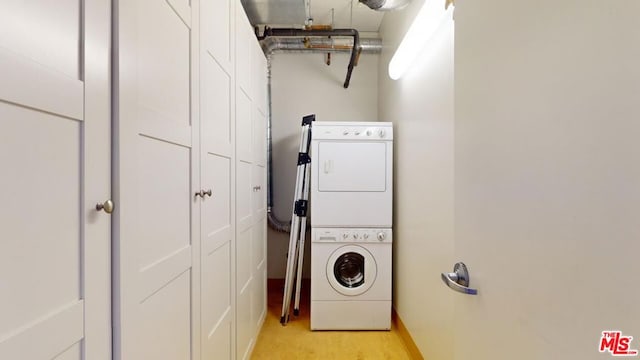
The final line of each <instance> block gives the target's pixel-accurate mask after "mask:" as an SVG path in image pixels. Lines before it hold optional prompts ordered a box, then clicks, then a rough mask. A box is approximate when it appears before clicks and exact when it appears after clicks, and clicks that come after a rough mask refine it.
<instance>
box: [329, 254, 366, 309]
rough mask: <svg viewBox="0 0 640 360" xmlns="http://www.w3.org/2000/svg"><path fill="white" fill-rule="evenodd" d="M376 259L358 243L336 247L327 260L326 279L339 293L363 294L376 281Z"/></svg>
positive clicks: (348, 294)
mask: <svg viewBox="0 0 640 360" xmlns="http://www.w3.org/2000/svg"><path fill="white" fill-rule="evenodd" d="M377 270H378V269H377V267H376V261H375V259H374V258H373V255H371V253H370V252H369V251H368V250H367V249H365V248H363V247H362V246H358V245H345V246H342V247H339V248H337V249H336V250H335V251H334V252H333V253H332V254H331V256H329V260H328V261H327V279H328V280H329V284H331V286H332V287H333V288H334V289H335V290H336V291H337V292H339V293H340V294H342V295H347V296H357V295H361V294H364V293H365V292H366V291H367V290H369V288H370V287H371V285H373V283H374V282H375V281H376V275H377Z"/></svg>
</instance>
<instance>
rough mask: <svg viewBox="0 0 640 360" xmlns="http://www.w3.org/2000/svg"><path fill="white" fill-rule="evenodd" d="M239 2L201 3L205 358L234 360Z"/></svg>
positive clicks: (208, 0) (202, 230) (203, 321)
mask: <svg viewBox="0 0 640 360" xmlns="http://www.w3.org/2000/svg"><path fill="white" fill-rule="evenodd" d="M234 9H235V3H234V2H231V1H230V0H222V1H220V0H201V2H200V11H201V15H200V17H201V19H202V21H201V27H200V28H201V37H200V44H201V48H200V69H201V76H200V89H201V91H200V128H201V139H202V143H201V149H202V151H201V187H202V188H203V189H204V190H205V191H208V190H211V194H212V195H211V196H210V197H206V198H204V199H203V201H202V206H201V215H200V229H201V230H200V234H201V235H200V236H201V241H202V254H201V258H202V260H201V261H202V275H201V287H202V292H201V294H202V295H201V296H202V297H201V299H202V323H201V339H202V340H201V344H202V359H221V360H224V359H231V358H234V353H235V347H234V346H233V344H234V341H235V336H234V331H235V326H234V321H233V320H234V309H235V306H234V303H235V298H234V296H233V289H234V284H233V279H234V276H233V275H234V272H233V265H234V257H233V254H234V252H235V244H234V241H233V239H234V238H235V233H234V232H235V227H234V221H233V217H234V213H233V209H234V208H235V206H234V200H235V198H234V196H233V194H234V191H235V174H234V171H235V163H234V157H233V152H234V148H233V147H234V145H235V136H234V134H235V122H234V121H232V120H233V119H234V115H235V109H234V107H233V106H232V105H233V100H234V97H233V96H234V94H233V89H234V86H235V82H234V77H233V71H234V68H233V62H232V59H231V55H232V51H231V49H232V45H233V44H232V41H231V40H232V36H233V31H231V30H232V29H233V23H234V22H233V14H234V13H233V12H234Z"/></svg>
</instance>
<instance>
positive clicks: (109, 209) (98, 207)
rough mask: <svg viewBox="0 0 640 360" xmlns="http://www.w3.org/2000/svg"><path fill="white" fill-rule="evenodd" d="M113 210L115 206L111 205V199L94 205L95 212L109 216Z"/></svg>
mask: <svg viewBox="0 0 640 360" xmlns="http://www.w3.org/2000/svg"><path fill="white" fill-rule="evenodd" d="M114 208H115V205H114V204H113V201H111V199H109V200H107V201H105V202H104V203H102V204H100V203H98V204H96V210H97V211H104V212H106V213H107V214H111V213H112V212H113V209H114Z"/></svg>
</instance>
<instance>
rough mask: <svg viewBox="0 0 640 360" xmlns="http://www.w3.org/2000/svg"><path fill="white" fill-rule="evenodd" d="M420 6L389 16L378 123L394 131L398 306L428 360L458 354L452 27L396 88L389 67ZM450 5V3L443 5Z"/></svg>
mask: <svg viewBox="0 0 640 360" xmlns="http://www.w3.org/2000/svg"><path fill="white" fill-rule="evenodd" d="M422 3H423V2H422V1H414V2H412V3H411V5H410V6H408V7H407V8H405V9H403V10H401V11H395V12H390V13H387V14H386V15H385V17H384V20H383V23H382V27H381V29H380V35H381V37H382V40H383V45H384V50H383V53H382V55H381V59H380V68H379V71H380V73H379V84H380V89H379V101H380V103H379V109H380V110H379V111H380V118H381V119H385V120H390V121H393V122H394V126H395V134H394V135H395V178H394V187H395V199H394V203H395V208H394V232H395V233H394V242H395V244H394V245H395V247H394V259H393V260H394V296H393V301H394V307H395V309H396V311H397V313H398V315H399V316H400V318H401V319H402V321H403V323H404V324H405V325H406V327H407V329H408V330H409V332H410V333H411V335H412V337H413V340H414V342H415V343H416V345H417V346H418V348H419V349H420V351H421V352H422V354H423V355H424V357H425V358H426V359H438V360H447V359H451V358H452V356H453V352H452V346H453V342H452V338H453V330H452V320H453V318H452V311H453V308H452V302H453V298H452V292H451V291H450V290H449V289H447V288H446V287H445V286H444V285H443V284H442V282H441V280H440V273H441V272H443V271H451V267H452V266H453V262H454V261H453V145H454V142H453V129H454V128H453V116H454V113H453V24H452V23H448V24H446V25H445V26H444V27H443V28H441V29H440V30H439V32H438V33H437V34H436V37H435V38H434V43H433V44H432V46H431V47H430V48H429V49H426V50H425V51H423V52H422V53H421V54H420V57H419V59H417V61H416V63H415V64H414V65H413V66H412V67H411V68H410V69H409V70H408V72H407V73H405V75H404V76H403V77H402V78H401V79H400V80H398V81H393V80H391V79H390V78H389V76H388V75H387V66H388V63H389V61H390V59H391V56H392V55H393V52H394V51H395V48H396V47H397V46H398V44H399V43H400V41H401V40H402V36H403V35H404V33H405V31H406V29H407V28H408V26H409V24H410V23H411V21H412V19H413V17H414V16H415V14H416V12H417V11H418V10H419V8H420V7H421V6H422ZM443 3H444V1H443Z"/></svg>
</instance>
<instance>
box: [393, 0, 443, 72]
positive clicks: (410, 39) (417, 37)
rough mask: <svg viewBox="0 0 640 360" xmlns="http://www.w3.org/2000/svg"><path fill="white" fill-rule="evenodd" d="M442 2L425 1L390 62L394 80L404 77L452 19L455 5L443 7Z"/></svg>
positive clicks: (438, 0)
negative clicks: (434, 37)
mask: <svg viewBox="0 0 640 360" xmlns="http://www.w3.org/2000/svg"><path fill="white" fill-rule="evenodd" d="M442 2H443V1H442V0H425V2H424V5H422V8H421V9H420V11H419V12H418V15H416V18H415V19H414V20H413V23H411V26H410V27H409V30H407V33H406V34H405V35H404V38H403V39H402V42H400V46H398V49H397V50H396V52H395V54H393V57H392V58H391V61H390V62H389V77H390V78H392V79H393V80H398V79H399V78H400V77H402V75H403V74H404V73H405V71H407V69H408V68H409V66H411V64H412V63H413V61H414V60H415V59H416V57H418V54H420V53H421V52H422V49H424V48H425V46H426V45H427V44H428V43H429V42H431V39H432V38H433V36H434V34H435V33H436V31H437V30H438V29H439V28H440V26H441V25H442V24H443V23H445V22H446V21H447V20H448V19H451V18H452V13H453V5H451V6H443V5H442ZM447 4H448V2H447Z"/></svg>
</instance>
